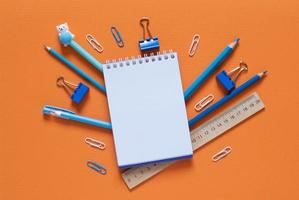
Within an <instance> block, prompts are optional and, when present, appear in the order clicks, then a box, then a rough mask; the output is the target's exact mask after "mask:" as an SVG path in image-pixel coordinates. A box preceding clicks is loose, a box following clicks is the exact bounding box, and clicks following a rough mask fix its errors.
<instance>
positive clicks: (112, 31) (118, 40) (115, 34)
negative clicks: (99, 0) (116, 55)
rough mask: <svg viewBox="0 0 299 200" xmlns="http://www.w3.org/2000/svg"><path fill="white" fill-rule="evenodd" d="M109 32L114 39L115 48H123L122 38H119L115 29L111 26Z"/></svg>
mask: <svg viewBox="0 0 299 200" xmlns="http://www.w3.org/2000/svg"><path fill="white" fill-rule="evenodd" d="M110 30H111V33H112V35H113V37H114V39H115V42H116V44H117V46H119V47H124V46H125V43H124V41H123V38H122V37H121V35H120V33H119V31H118V30H117V29H116V27H115V26H111V28H110Z"/></svg>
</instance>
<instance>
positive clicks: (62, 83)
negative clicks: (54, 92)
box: [56, 76, 89, 103]
mask: <svg viewBox="0 0 299 200" xmlns="http://www.w3.org/2000/svg"><path fill="white" fill-rule="evenodd" d="M56 84H57V86H59V87H64V89H65V90H66V91H67V92H68V93H69V94H70V95H71V99H72V100H73V101H74V102H75V103H81V101H82V100H83V99H84V97H85V96H86V94H87V93H88V91H89V88H88V87H87V86H86V85H84V84H83V83H79V85H76V84H73V83H71V82H68V81H66V80H64V78H63V77H62V76H61V77H59V78H58V79H57V81H56ZM72 90H73V91H72Z"/></svg>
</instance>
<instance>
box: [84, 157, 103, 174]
mask: <svg viewBox="0 0 299 200" xmlns="http://www.w3.org/2000/svg"><path fill="white" fill-rule="evenodd" d="M86 165H87V166H88V167H90V168H91V169H93V170H95V171H96V172H98V173H100V174H102V175H106V174H107V170H106V168H105V167H104V166H102V165H100V164H99V163H97V162H94V161H92V160H88V161H87V162H86Z"/></svg>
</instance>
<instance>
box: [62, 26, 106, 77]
mask: <svg viewBox="0 0 299 200" xmlns="http://www.w3.org/2000/svg"><path fill="white" fill-rule="evenodd" d="M56 28H57V30H58V33H59V40H60V42H61V43H62V44H63V45H64V46H65V47H66V46H68V45H70V46H71V47H72V48H73V49H75V50H76V51H77V52H78V53H79V54H80V55H81V56H83V57H84V58H85V59H86V60H87V61H88V62H90V63H91V64H92V65H93V66H95V67H96V68H97V69H98V70H100V71H101V72H103V66H102V64H101V63H100V62H99V61H97V60H96V59H95V58H94V57H93V56H92V55H90V54H89V53H88V52H87V51H86V50H85V49H83V48H82V47H81V46H80V45H79V44H78V43H77V42H75V41H74V40H73V38H74V37H75V35H74V34H72V33H71V32H70V31H69V27H68V25H67V23H64V24H61V25H58V26H56Z"/></svg>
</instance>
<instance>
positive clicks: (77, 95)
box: [71, 83, 89, 103]
mask: <svg viewBox="0 0 299 200" xmlns="http://www.w3.org/2000/svg"><path fill="white" fill-rule="evenodd" d="M88 91H89V88H88V87H87V86H86V85H84V84H83V83H79V85H78V87H77V88H76V89H75V90H74V92H73V94H72V96H71V99H72V100H73V101H74V102H75V103H81V101H82V100H83V99H84V97H85V96H86V94H87V93H88Z"/></svg>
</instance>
